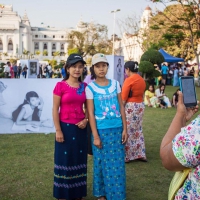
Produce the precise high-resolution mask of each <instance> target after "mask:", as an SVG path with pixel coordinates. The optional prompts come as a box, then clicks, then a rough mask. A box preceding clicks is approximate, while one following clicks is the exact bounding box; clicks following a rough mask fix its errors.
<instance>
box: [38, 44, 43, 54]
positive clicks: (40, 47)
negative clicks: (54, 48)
mask: <svg viewBox="0 0 200 200" xmlns="http://www.w3.org/2000/svg"><path fill="white" fill-rule="evenodd" d="M39 51H40V55H43V51H44V50H43V42H39Z"/></svg>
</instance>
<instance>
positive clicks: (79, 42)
mask: <svg viewBox="0 0 200 200" xmlns="http://www.w3.org/2000/svg"><path fill="white" fill-rule="evenodd" d="M83 25H84V26H85V30H84V31H81V32H79V31H74V30H73V31H71V32H70V33H69V34H68V40H69V45H68V55H69V54H71V53H78V54H80V55H82V56H83V57H85V56H87V55H91V56H93V55H94V54H95V53H97V52H99V53H104V54H109V53H110V52H111V51H112V45H111V41H110V40H108V36H107V33H108V29H107V27H106V26H105V25H101V24H94V23H84V24H83Z"/></svg>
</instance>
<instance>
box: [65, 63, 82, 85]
mask: <svg viewBox="0 0 200 200" xmlns="http://www.w3.org/2000/svg"><path fill="white" fill-rule="evenodd" d="M78 62H81V61H78ZM78 62H76V63H78ZM76 63H73V64H69V63H67V62H66V64H65V74H66V76H65V77H64V79H63V81H66V80H68V79H69V73H68V71H67V70H68V69H69V68H70V67H72V66H74V65H75V64H76ZM78 81H79V82H82V80H81V77H79V78H78Z"/></svg>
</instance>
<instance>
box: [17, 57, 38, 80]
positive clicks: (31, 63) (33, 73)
mask: <svg viewBox="0 0 200 200" xmlns="http://www.w3.org/2000/svg"><path fill="white" fill-rule="evenodd" d="M19 63H21V66H22V69H23V68H24V67H27V68H28V69H27V72H28V73H27V76H26V78H37V75H38V74H39V61H38V60H20V61H19ZM22 78H24V77H23V76H22Z"/></svg>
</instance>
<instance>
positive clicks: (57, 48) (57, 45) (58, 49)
mask: <svg viewBox="0 0 200 200" xmlns="http://www.w3.org/2000/svg"><path fill="white" fill-rule="evenodd" d="M56 51H60V42H56Z"/></svg>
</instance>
